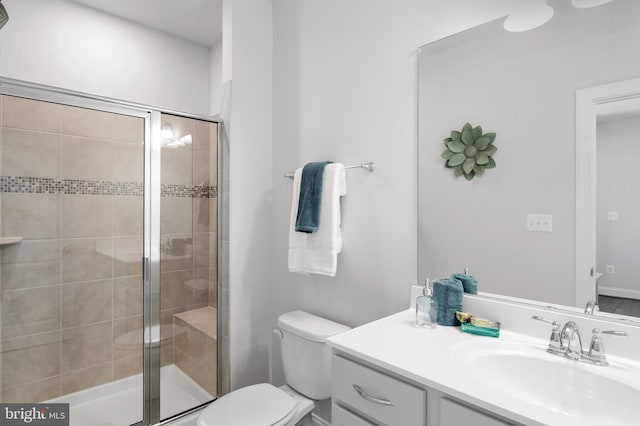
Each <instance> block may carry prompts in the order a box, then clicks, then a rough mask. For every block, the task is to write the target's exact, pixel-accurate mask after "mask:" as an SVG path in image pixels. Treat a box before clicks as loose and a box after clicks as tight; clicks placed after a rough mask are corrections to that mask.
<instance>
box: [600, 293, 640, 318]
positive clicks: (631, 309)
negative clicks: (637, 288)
mask: <svg viewBox="0 0 640 426" xmlns="http://www.w3.org/2000/svg"><path fill="white" fill-rule="evenodd" d="M598 306H599V307H600V310H601V311H602V312H609V313H612V314H619V315H628V316H631V317H640V300H636V299H624V298H622V297H611V296H598Z"/></svg>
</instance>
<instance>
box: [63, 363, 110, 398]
mask: <svg viewBox="0 0 640 426" xmlns="http://www.w3.org/2000/svg"><path fill="white" fill-rule="evenodd" d="M111 374H112V373H111V363H110V362H109V363H106V364H102V365H97V366H95V367H89V368H85V369H83V370H77V371H72V372H71V373H67V374H63V375H62V377H61V378H60V380H61V391H62V392H61V393H62V395H65V394H68V393H72V392H77V391H81V390H84V389H88V388H91V387H94V386H98V385H101V384H103V383H107V382H110V381H111V377H112V376H111Z"/></svg>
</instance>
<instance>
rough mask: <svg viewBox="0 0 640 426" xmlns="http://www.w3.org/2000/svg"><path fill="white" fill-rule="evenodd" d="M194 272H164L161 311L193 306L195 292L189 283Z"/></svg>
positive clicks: (161, 280) (161, 284)
mask: <svg viewBox="0 0 640 426" xmlns="http://www.w3.org/2000/svg"><path fill="white" fill-rule="evenodd" d="M191 280H193V270H192V269H190V270H186V271H176V272H163V273H161V274H160V309H161V310H163V311H166V310H168V309H176V308H181V307H186V306H190V305H192V304H193V290H192V288H191V287H189V286H188V282H189V281H191Z"/></svg>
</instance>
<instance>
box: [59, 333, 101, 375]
mask: <svg viewBox="0 0 640 426" xmlns="http://www.w3.org/2000/svg"><path fill="white" fill-rule="evenodd" d="M111 335H112V322H111V321H107V322H103V323H99V324H92V325H83V326H80V327H73V328H67V329H63V330H62V359H61V364H62V369H61V371H62V373H69V372H71V371H74V370H80V369H83V368H88V367H93V366H97V365H100V364H106V363H108V362H110V361H111V341H112V338H111Z"/></svg>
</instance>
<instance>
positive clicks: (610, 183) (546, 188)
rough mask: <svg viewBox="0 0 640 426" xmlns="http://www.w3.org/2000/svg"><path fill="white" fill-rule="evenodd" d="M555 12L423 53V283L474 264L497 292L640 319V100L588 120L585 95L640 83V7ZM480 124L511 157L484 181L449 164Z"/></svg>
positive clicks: (500, 160)
mask: <svg viewBox="0 0 640 426" xmlns="http://www.w3.org/2000/svg"><path fill="white" fill-rule="evenodd" d="M549 3H550V4H551V6H552V7H553V8H554V10H555V14H554V16H553V18H552V19H551V20H549V22H547V23H546V24H544V25H543V26H541V27H538V28H535V29H532V30H529V31H525V32H507V31H505V29H504V28H503V20H497V21H493V22H489V23H487V24H483V25H481V26H478V27H475V28H472V29H470V30H467V31H464V32H462V33H458V34H456V35H454V36H451V37H448V38H446V39H442V40H439V41H436V42H434V43H431V44H428V45H426V46H423V47H422V48H421V49H420V53H419V96H418V97H419V131H418V134H419V138H418V144H419V146H418V153H419V160H418V179H419V181H418V188H419V190H418V208H419V211H418V233H419V236H418V279H420V280H421V279H422V278H424V277H432V278H433V277H440V276H448V275H450V274H451V273H454V272H461V271H462V270H463V269H464V268H469V269H470V271H471V273H472V274H473V275H474V276H476V277H477V278H478V281H479V289H480V290H481V291H482V292H485V293H490V294H495V295H503V296H509V297H515V298H521V299H527V300H534V301H540V302H543V303H550V304H554V305H563V306H570V307H578V306H579V307H584V304H583V303H584V302H585V301H586V300H588V299H595V298H596V297H598V293H599V302H600V304H601V309H602V310H603V311H609V312H613V313H616V314H622V315H627V316H637V317H640V309H639V308H638V307H639V306H640V300H638V299H640V249H639V248H638V247H639V241H640V229H639V228H640V227H639V226H638V225H637V222H636V219H637V218H640V208H638V205H639V204H640V195H638V192H637V189H636V188H637V183H638V178H637V176H636V175H635V171H636V169H637V167H636V166H634V164H638V159H640V157H639V156H640V149H639V147H640V140H639V139H640V133H639V132H638V130H640V112H638V111H639V110H640V108H638V101H634V100H633V99H634V98H635V97H640V90H639V91H638V92H637V93H634V92H633V91H629V92H625V93H620V94H619V95H618V96H610V97H606V96H605V97H602V98H601V101H597V100H594V101H593V105H591V106H590V108H588V112H589V114H587V115H586V116H580V112H578V114H577V113H576V98H577V93H580V92H581V91H583V92H584V91H586V92H589V90H590V88H596V87H609V86H612V85H613V86H616V85H620V84H622V85H623V86H624V83H621V82H629V81H636V82H637V81H639V80H637V79H638V78H640V48H638V44H637V40H640V2H638V1H634V0H614V1H612V2H609V3H606V4H603V5H600V6H598V7H592V8H581V9H580V8H575V7H573V6H572V5H571V2H569V1H568V0H556V1H552V2H549ZM594 99H595V98H594ZM591 107H592V108H591ZM579 116H580V117H579ZM585 117H586V118H585ZM577 119H578V121H580V120H582V124H579V125H578V127H579V126H583V128H586V129H587V130H588V131H586V132H582V131H580V130H578V131H576V128H577V124H576V120H577ZM466 122H469V123H471V124H472V125H473V126H482V129H483V131H484V132H495V133H496V139H495V142H494V144H495V146H496V147H497V148H498V150H497V152H496V153H495V154H494V155H493V158H494V159H495V162H496V165H497V167H496V168H494V169H490V170H486V171H485V173H484V174H483V175H482V176H476V177H475V178H474V179H472V180H470V181H468V180H466V179H465V178H464V177H462V176H461V177H456V176H455V174H454V172H453V170H452V169H450V168H445V167H444V164H445V160H444V159H443V158H442V157H441V154H442V152H443V151H444V150H445V146H444V144H443V139H445V138H447V137H449V136H450V134H451V131H453V130H457V131H460V130H461V129H462V126H463V125H464V124H465V123H466ZM596 129H597V131H596ZM590 135H592V136H593V138H594V140H595V142H594V143H593V146H590V145H589V143H587V142H588V141H587V140H586V138H587V136H589V137H591V136H590ZM583 138H585V140H582V139H583ZM588 149H592V150H593V152H591V151H589V152H588V154H589V155H584V153H583V152H582V151H583V150H588ZM585 158H586V160H585ZM589 159H590V160H589ZM585 161H586V162H587V163H588V164H583V163H584V162H585ZM577 173H578V175H579V176H578V177H576V176H577ZM583 180H584V181H583ZM585 188H586V189H585ZM580 191H583V192H584V191H587V192H589V191H591V192H589V194H591V195H593V196H589V197H587V204H585V202H584V200H583V199H581V198H580ZM576 200H578V201H576ZM529 215H548V216H550V221H549V225H550V228H551V232H537V231H530V230H527V225H528V218H530V216H529ZM577 228H578V230H577ZM583 234H584V235H583ZM584 241H588V242H589V244H591V246H592V247H591V246H589V247H587V245H588V244H585V243H583V242H584ZM585 253H586V254H585ZM592 268H593V269H592ZM612 301H613V302H612ZM609 302H612V303H609ZM623 302H625V303H626V302H629V303H627V304H626V305H625V306H622V305H623Z"/></svg>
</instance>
